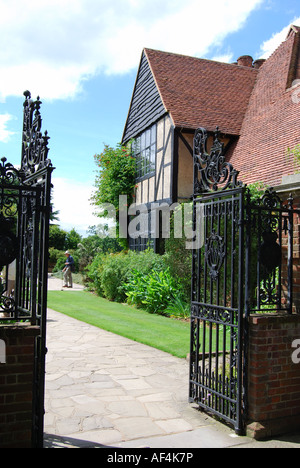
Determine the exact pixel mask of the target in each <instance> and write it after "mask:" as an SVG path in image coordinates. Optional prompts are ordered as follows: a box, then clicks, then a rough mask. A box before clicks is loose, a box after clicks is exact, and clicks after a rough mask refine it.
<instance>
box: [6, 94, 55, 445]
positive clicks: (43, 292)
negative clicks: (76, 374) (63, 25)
mask: <svg viewBox="0 0 300 468" xmlns="http://www.w3.org/2000/svg"><path fill="white" fill-rule="evenodd" d="M24 96H25V101H24V105H23V107H24V109H23V133H22V157H21V165H20V169H19V170H17V169H16V168H14V167H13V166H12V164H10V163H8V162H7V160H6V159H5V158H3V159H2V160H1V164H0V272H1V279H0V321H1V322H2V323H5V322H6V321H8V320H9V321H11V320H13V321H15V322H16V323H18V322H19V321H22V322H28V323H30V324H31V325H36V326H38V327H39V330H40V334H39V336H38V337H37V339H36V347H35V382H34V396H33V412H34V415H33V421H34V430H33V440H34V442H33V445H34V447H42V446H43V417H44V374H45V354H46V346H45V340H46V311H47V282H48V239H49V219H50V211H51V204H50V194H51V174H52V171H53V169H54V168H53V167H52V163H51V161H50V160H49V159H48V152H49V148H48V141H49V137H48V134H47V132H45V133H44V135H42V133H41V124H42V119H41V114H40V106H41V101H40V99H39V97H38V98H37V100H35V101H34V100H32V99H31V94H30V92H29V91H25V92H24Z"/></svg>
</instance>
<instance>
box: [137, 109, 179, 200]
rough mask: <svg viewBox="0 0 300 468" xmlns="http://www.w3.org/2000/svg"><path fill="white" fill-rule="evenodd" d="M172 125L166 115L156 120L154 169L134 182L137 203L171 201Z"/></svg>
mask: <svg viewBox="0 0 300 468" xmlns="http://www.w3.org/2000/svg"><path fill="white" fill-rule="evenodd" d="M172 149H173V126H172V122H171V120H170V118H169V116H168V115H166V116H165V117H163V118H162V119H160V120H159V121H158V122H157V142H156V164H155V166H156V170H155V174H154V175H152V176H146V177H145V178H143V179H142V180H140V181H138V182H137V184H136V193H135V199H136V203H137V205H139V204H141V203H143V204H146V205H147V204H149V203H152V202H160V201H171V197H172V162H173V156H172V155H173V151H172Z"/></svg>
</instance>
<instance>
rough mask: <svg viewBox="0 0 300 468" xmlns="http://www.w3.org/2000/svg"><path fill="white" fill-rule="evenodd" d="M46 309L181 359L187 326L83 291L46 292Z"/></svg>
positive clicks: (187, 341) (187, 338) (186, 350)
mask: <svg viewBox="0 0 300 468" xmlns="http://www.w3.org/2000/svg"><path fill="white" fill-rule="evenodd" d="M48 307H49V308H50V309H53V310H56V311H57V312H61V313H63V314H65V315H68V316H70V317H73V318H75V319H78V320H81V321H82V322H85V323H88V324H90V325H94V326H96V327H98V328H102V329H103V330H107V331H110V332H112V333H115V334H117V335H121V336H124V337H126V338H129V339H131V340H134V341H137V342H139V343H143V344H146V345H148V346H152V347H153V348H157V349H160V350H162V351H165V352H167V353H169V354H172V355H173V356H177V357H179V358H185V357H186V356H187V354H188V353H189V350H190V326H189V323H186V322H181V321H179V320H176V319H172V318H168V317H163V316H161V315H155V314H149V313H148V312H145V311H143V310H140V309H136V308H134V307H132V306H129V305H125V304H119V303H116V302H110V301H108V300H106V299H103V298H102V297H98V296H95V295H93V294H91V293H89V292H86V291H48Z"/></svg>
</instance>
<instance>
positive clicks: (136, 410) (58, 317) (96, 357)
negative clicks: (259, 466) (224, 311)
mask: <svg viewBox="0 0 300 468" xmlns="http://www.w3.org/2000/svg"><path fill="white" fill-rule="evenodd" d="M74 286H75V288H78V289H80V286H78V285H74ZM49 289H61V281H60V280H54V279H53V278H50V279H49ZM65 294H68V290H66V291H65ZM47 348H48V353H47V359H46V393H45V409H46V414H45V426H44V429H45V447H51V448H58V447H72V448H73V447H93V448H96V447H107V446H109V447H141V446H148V447H163V448H164V447H169V448H172V447H177V448H178V447H181V448H195V447H197V448H198V447H201V448H206V447H217V448H221V447H237V448H242V447H251V448H252V447H253V448H254V447H256V446H259V447H263V448H264V447H268V446H274V443H275V444H276V445H275V446H276V447H277V446H282V444H285V445H283V446H291V445H292V442H294V446H297V447H298V448H299V447H300V445H299V443H300V439H299V435H298V439H296V442H295V440H293V439H291V441H289V442H287V443H285V442H284V443H283V442H282V441H278V440H276V441H275V442H274V441H271V442H269V443H268V444H269V445H266V443H264V442H255V441H253V440H252V439H250V438H248V437H237V436H236V435H235V433H234V431H232V430H231V429H230V428H228V427H226V426H225V425H223V424H221V423H219V422H217V421H215V420H214V419H212V418H210V417H209V416H207V415H206V414H205V413H201V412H199V411H198V409H196V408H195V407H194V406H193V405H191V404H189V403H188V362H187V361H186V360H185V359H179V358H176V357H173V356H171V355H169V354H167V353H165V352H163V351H159V350H156V349H154V348H151V347H149V346H146V345H143V344H139V343H136V342H134V341H131V340H128V339H126V338H123V337H120V336H118V335H114V334H113V333H109V332H106V331H104V330H101V329H99V328H96V327H93V326H91V325H87V324H85V323H83V322H80V321H78V320H75V319H73V318H70V317H67V316H65V315H63V314H60V313H58V312H56V311H53V310H48V323H47ZM285 440H286V439H285ZM270 444H273V445H270Z"/></svg>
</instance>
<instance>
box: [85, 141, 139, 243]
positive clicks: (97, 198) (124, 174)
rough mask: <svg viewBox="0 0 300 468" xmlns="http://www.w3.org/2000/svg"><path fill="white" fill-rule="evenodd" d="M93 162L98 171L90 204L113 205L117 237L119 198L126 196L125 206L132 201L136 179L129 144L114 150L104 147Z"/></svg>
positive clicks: (102, 215)
mask: <svg viewBox="0 0 300 468" xmlns="http://www.w3.org/2000/svg"><path fill="white" fill-rule="evenodd" d="M95 162H96V164H97V166H98V169H99V174H98V175H97V177H96V181H95V186H96V191H95V192H94V194H93V196H92V199H91V201H92V204H94V205H95V206H100V207H101V205H102V206H103V205H104V204H110V205H113V207H114V208H115V214H116V223H117V235H118V232H119V222H118V220H119V196H120V195H126V196H127V204H128V205H130V204H131V203H132V202H133V199H134V187H135V178H136V166H135V158H134V157H133V156H132V152H131V144H129V145H127V146H126V147H125V146H122V145H121V144H120V143H119V144H118V145H117V147H116V148H112V147H110V146H107V145H106V146H105V148H104V150H103V152H102V153H101V154H99V155H98V154H96V155H95ZM110 215H111V214H110V213H108V212H107V211H104V212H103V213H102V214H100V215H99V216H100V217H109V216H110Z"/></svg>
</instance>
